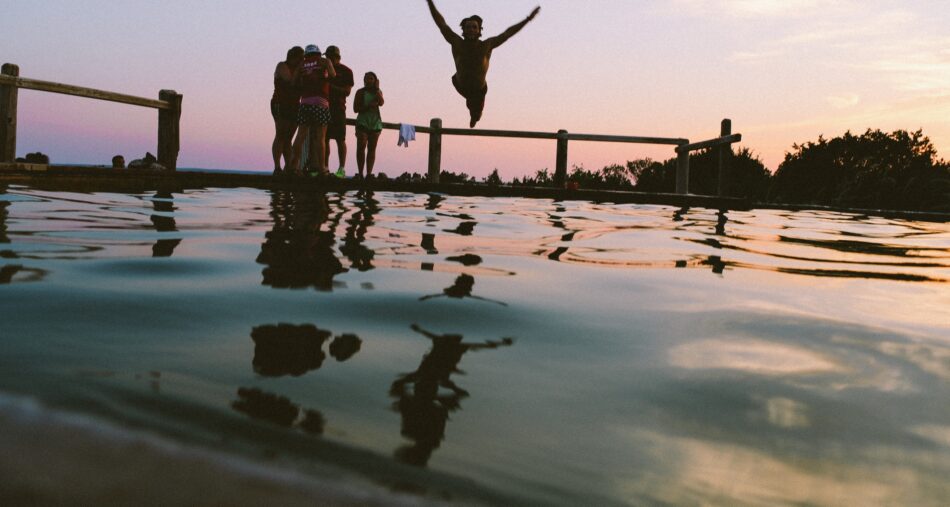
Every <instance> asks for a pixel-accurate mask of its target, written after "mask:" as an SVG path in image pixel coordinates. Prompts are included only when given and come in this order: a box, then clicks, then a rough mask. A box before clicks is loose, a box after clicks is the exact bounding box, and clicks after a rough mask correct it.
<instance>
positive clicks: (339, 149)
mask: <svg viewBox="0 0 950 507" xmlns="http://www.w3.org/2000/svg"><path fill="white" fill-rule="evenodd" d="M332 141H334V139H330V138H329V137H328V138H327V150H326V154H325V155H324V159H325V160H326V163H327V169H328V170H329V169H330V145H331V144H333V143H332ZM335 141H336V154H337V159H338V160H339V161H340V165H338V166H337V167H346V139H345V138H344V139H335Z"/></svg>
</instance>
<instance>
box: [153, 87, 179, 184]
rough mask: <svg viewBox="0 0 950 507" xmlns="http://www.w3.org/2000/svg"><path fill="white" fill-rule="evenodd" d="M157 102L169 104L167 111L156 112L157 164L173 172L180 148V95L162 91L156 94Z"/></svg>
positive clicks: (176, 164) (176, 165)
mask: <svg viewBox="0 0 950 507" xmlns="http://www.w3.org/2000/svg"><path fill="white" fill-rule="evenodd" d="M158 100H163V101H165V102H168V103H169V104H171V108H169V109H159V110H158V163H159V164H162V165H163V166H165V168H166V169H168V170H169V171H174V170H175V169H177V168H178V150H179V147H180V144H179V139H180V137H179V134H180V133H181V129H180V128H179V125H180V123H181V95H179V94H178V92H176V91H175V90H162V91H160V92H158Z"/></svg>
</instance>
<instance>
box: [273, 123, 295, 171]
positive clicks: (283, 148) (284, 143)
mask: <svg viewBox="0 0 950 507" xmlns="http://www.w3.org/2000/svg"><path fill="white" fill-rule="evenodd" d="M277 128H278V132H279V133H278V135H279V136H280V146H279V149H280V153H279V154H278V155H277V159H276V163H275V164H274V168H275V169H279V168H280V156H281V155H283V157H284V168H289V167H290V162H291V161H292V160H293V158H294V132H296V131H297V122H296V121H288V120H280V121H279V122H277Z"/></svg>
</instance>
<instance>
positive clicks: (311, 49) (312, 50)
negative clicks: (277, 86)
mask: <svg viewBox="0 0 950 507" xmlns="http://www.w3.org/2000/svg"><path fill="white" fill-rule="evenodd" d="M303 54H304V56H305V57H309V58H313V57H315V56H320V47H319V46H317V45H316V44H309V45H307V49H304V51H303Z"/></svg>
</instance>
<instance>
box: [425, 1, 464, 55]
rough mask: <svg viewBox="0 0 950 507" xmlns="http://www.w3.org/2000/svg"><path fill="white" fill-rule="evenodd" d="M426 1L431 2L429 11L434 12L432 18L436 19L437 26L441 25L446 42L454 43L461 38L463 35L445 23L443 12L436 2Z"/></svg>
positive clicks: (440, 29)
mask: <svg viewBox="0 0 950 507" xmlns="http://www.w3.org/2000/svg"><path fill="white" fill-rule="evenodd" d="M426 3H427V4H429V13H430V14H432V20H433V21H435V26H437V27H439V31H440V32H442V37H444V38H445V40H446V42H448V43H449V44H452V43H453V42H454V41H455V40H456V39H461V38H462V36H461V35H459V34H457V33H455V32H453V31H452V29H451V28H449V25H447V24H446V23H445V18H444V17H442V13H440V12H439V10H438V9H436V8H435V4H434V3H432V0H426Z"/></svg>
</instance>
